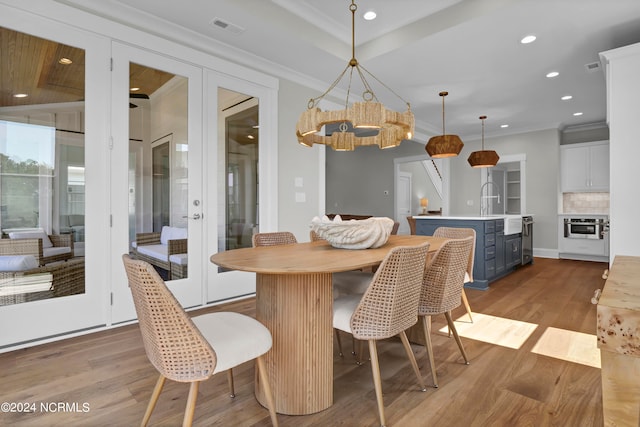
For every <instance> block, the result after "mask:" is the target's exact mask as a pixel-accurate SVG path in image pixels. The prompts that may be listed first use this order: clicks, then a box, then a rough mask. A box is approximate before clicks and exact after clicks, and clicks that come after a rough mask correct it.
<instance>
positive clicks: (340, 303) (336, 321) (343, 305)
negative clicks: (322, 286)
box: [333, 295, 362, 333]
mask: <svg viewBox="0 0 640 427" xmlns="http://www.w3.org/2000/svg"><path fill="white" fill-rule="evenodd" d="M361 299H362V295H345V296H341V297H339V298H337V299H336V300H334V301H333V327H334V328H335V329H340V330H341V331H345V332H349V333H351V316H353V312H354V311H355V310H356V307H357V306H358V303H359V302H360V300H361Z"/></svg>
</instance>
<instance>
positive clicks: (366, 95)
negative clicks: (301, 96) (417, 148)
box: [296, 0, 415, 151]
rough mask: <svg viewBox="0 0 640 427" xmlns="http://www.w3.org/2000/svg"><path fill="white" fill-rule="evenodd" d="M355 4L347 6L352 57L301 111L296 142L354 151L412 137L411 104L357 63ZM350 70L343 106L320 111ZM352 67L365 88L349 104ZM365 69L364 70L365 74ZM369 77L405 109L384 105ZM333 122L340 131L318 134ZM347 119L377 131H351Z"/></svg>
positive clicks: (393, 144) (382, 145)
mask: <svg viewBox="0 0 640 427" xmlns="http://www.w3.org/2000/svg"><path fill="white" fill-rule="evenodd" d="M357 8H358V6H356V4H355V0H351V5H350V6H349V10H350V11H351V60H350V61H349V63H348V64H347V66H346V67H345V69H344V70H343V71H342V73H341V74H340V75H339V76H338V78H337V79H336V80H335V81H334V82H333V83H332V84H331V86H330V87H329V89H327V90H326V91H325V92H324V93H323V94H322V95H320V96H319V97H317V98H312V99H310V100H309V104H308V105H307V110H306V111H305V112H303V113H302V114H301V115H300V118H299V119H298V123H297V124H296V136H297V137H298V142H299V143H300V144H302V145H305V146H307V147H311V146H313V144H324V145H328V146H330V147H331V148H333V149H334V150H338V151H353V150H354V149H355V148H356V147H358V146H363V145H377V146H378V147H380V148H390V147H396V146H398V145H400V143H401V142H402V141H403V140H405V139H411V138H412V137H413V133H414V128H415V118H414V116H413V113H412V112H411V106H410V105H409V103H408V102H406V101H405V100H403V99H402V98H401V97H400V96H399V95H398V94H396V93H395V92H393V90H391V89H390V88H389V87H388V86H386V85H385V84H384V83H382V82H381V81H380V80H378V78H376V77H375V76H374V75H373V74H371V73H370V72H369V71H367V70H366V69H365V68H364V67H363V66H362V65H360V64H359V63H358V60H357V59H356V57H355V13H356V9H357ZM347 70H350V72H349V86H348V88H347V98H346V100H345V108H344V109H343V110H335V111H321V110H320V108H318V103H319V102H320V100H322V99H323V98H324V97H325V96H326V95H327V94H328V93H329V92H331V91H332V90H333V88H334V87H335V86H336V85H337V84H338V83H339V82H340V81H341V80H342V77H343V76H344V75H345V74H346V73H347ZM354 70H355V71H356V72H357V75H358V76H359V77H360V80H361V81H362V85H363V86H364V92H363V94H362V99H364V101H363V102H353V104H352V105H351V106H349V94H350V93H351V83H352V79H353V73H354ZM365 73H366V74H365ZM366 76H370V77H372V78H373V79H374V80H375V81H377V82H378V83H379V84H381V85H382V86H383V87H385V88H386V89H387V90H389V91H390V92H391V93H393V94H394V95H395V96H396V97H398V98H400V100H402V101H403V102H404V103H406V104H407V110H406V111H405V112H403V113H400V112H396V111H392V110H389V109H387V108H386V107H385V106H384V105H382V103H380V102H378V99H377V97H376V95H375V93H374V92H373V89H372V88H371V86H370V85H369V82H367V77H366ZM332 123H338V124H339V131H336V132H333V134H331V136H324V135H320V134H319V133H318V132H320V129H321V128H322V126H324V125H327V124H332ZM347 123H351V126H352V127H353V128H359V129H363V128H364V129H374V130H377V134H375V135H369V136H356V134H355V133H354V132H351V131H350V127H349V125H348V124H347Z"/></svg>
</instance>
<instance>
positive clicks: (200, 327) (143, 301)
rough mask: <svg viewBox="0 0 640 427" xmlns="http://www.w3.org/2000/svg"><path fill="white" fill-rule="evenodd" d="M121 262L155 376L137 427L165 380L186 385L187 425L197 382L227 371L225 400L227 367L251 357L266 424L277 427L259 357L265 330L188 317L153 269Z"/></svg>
mask: <svg viewBox="0 0 640 427" xmlns="http://www.w3.org/2000/svg"><path fill="white" fill-rule="evenodd" d="M122 260H123V262H124V265H125V269H126V272H127V277H128V280H129V286H130V288H131V293H132V295H133V302H134V304H135V308H136V313H137V314H138V320H139V323H140V331H141V332H142V341H143V343H144V348H145V351H146V353H147V357H148V358H149V361H150V362H151V364H152V365H153V366H154V367H155V368H156V369H157V370H158V372H159V373H160V376H159V378H158V381H157V383H156V386H155V388H154V390H153V393H152V395H151V400H150V401H149V405H148V406H147V410H146V412H145V414H144V418H143V420H142V423H141V425H142V426H145V425H146V424H147V422H148V421H149V418H150V417H151V413H152V412H153V409H154V407H155V405H156V402H157V401H158V397H159V396H160V392H161V391H162V387H163V386H164V383H165V380H166V379H167V378H169V379H170V380H173V381H178V382H188V383H191V386H190V389H189V396H188V398H187V407H186V410H185V414H184V419H183V424H182V425H183V426H190V425H191V424H192V422H193V415H194V412H195V406H196V399H197V397H198V387H199V384H200V381H203V380H206V379H208V378H210V377H211V376H213V375H214V374H216V373H218V372H222V371H227V372H228V374H227V378H228V381H229V387H230V392H231V397H235V392H234V388H233V376H232V368H234V367H236V366H238V365H240V364H242V363H245V362H248V361H250V360H253V359H255V360H256V362H257V366H256V370H257V373H258V376H257V377H258V378H257V381H259V382H260V383H261V385H262V387H263V388H264V393H265V397H266V400H267V403H268V408H269V414H270V416H271V422H272V423H273V425H274V426H277V425H278V419H277V417H276V412H275V405H274V401H273V397H272V394H271V388H270V385H269V380H268V375H267V371H266V367H265V363H264V360H263V358H262V356H263V355H264V354H265V353H266V352H268V351H269V350H270V349H271V345H272V339H271V333H270V332H269V330H268V329H267V328H266V327H265V326H264V325H262V324H261V323H260V322H258V321H257V320H255V319H253V318H251V317H249V316H245V315H243V314H239V313H232V312H217V313H207V314H203V315H200V316H196V317H193V318H191V317H189V315H188V314H187V313H186V312H185V311H184V309H183V308H182V306H181V305H180V303H179V302H178V300H177V299H176V298H175V297H174V296H173V294H172V293H171V291H170V290H169V288H167V286H166V284H165V282H164V281H163V280H162V278H161V277H160V276H159V275H158V273H157V272H156V270H155V269H154V268H153V266H151V265H150V264H149V263H147V262H145V261H140V260H134V259H132V258H131V257H130V256H129V255H123V256H122Z"/></svg>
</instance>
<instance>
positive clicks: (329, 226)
mask: <svg viewBox="0 0 640 427" xmlns="http://www.w3.org/2000/svg"><path fill="white" fill-rule="evenodd" d="M392 228H393V220H392V219H391V218H386V217H372V218H367V219H362V220H355V219H352V220H349V221H343V220H342V218H340V215H336V216H335V217H334V219H333V221H332V220H330V219H329V218H328V217H327V216H326V215H325V216H323V217H322V218H319V217H314V218H313V219H312V220H311V229H312V230H313V231H315V232H316V233H317V234H318V236H319V237H320V238H321V239H325V240H326V241H328V242H329V244H330V245H331V246H333V247H334V248H340V249H368V248H379V247H380V246H382V245H384V244H385V243H387V240H389V235H390V234H391V229H392Z"/></svg>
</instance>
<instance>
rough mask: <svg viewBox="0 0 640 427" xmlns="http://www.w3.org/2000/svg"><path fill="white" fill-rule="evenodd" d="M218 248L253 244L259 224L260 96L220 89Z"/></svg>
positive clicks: (225, 248)
mask: <svg viewBox="0 0 640 427" xmlns="http://www.w3.org/2000/svg"><path fill="white" fill-rule="evenodd" d="M218 99H219V112H218V125H219V132H220V135H219V139H218V140H219V141H220V143H219V145H218V153H219V156H218V158H219V159H220V164H219V165H218V166H219V167H218V171H219V176H218V183H219V185H224V188H219V192H218V194H220V195H223V197H224V200H222V201H221V202H222V203H220V204H219V206H220V208H221V212H219V215H218V218H219V221H220V222H219V224H218V230H219V240H218V250H220V251H224V250H229V249H236V248H246V247H251V237H252V235H253V234H254V233H255V232H257V230H258V227H259V224H258V208H259V206H258V143H259V141H258V129H259V119H258V99H257V98H255V97H252V96H249V95H245V94H242V93H238V92H234V91H230V90H226V89H219V90H218Z"/></svg>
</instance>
